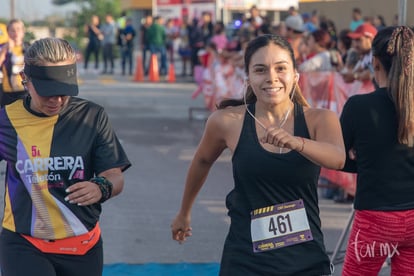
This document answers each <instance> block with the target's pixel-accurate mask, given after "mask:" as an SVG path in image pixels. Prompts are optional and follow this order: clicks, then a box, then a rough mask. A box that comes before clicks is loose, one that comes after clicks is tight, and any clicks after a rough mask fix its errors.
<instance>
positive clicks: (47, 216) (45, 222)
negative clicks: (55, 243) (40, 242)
mask: <svg viewBox="0 0 414 276" xmlns="http://www.w3.org/2000/svg"><path fill="white" fill-rule="evenodd" d="M22 103H23V101H18V102H15V103H14V104H11V105H8V106H6V111H7V113H8V114H9V118H11V123H12V125H13V126H14V129H16V131H17V135H18V137H19V139H20V141H21V142H22V143H23V145H24V148H25V150H26V153H27V156H29V157H30V159H31V160H32V162H33V164H36V159H38V158H48V157H49V156H50V149H51V143H52V138H53V130H54V125H55V123H56V121H57V119H58V117H59V116H58V115H56V116H52V117H37V116H34V115H32V114H30V113H29V112H23V113H22V112H21V110H22V108H21V107H20V108H19V107H18V105H19V104H20V105H21V104H22ZM23 110H24V109H23ZM28 117H30V118H28ZM33 147H35V151H33ZM33 155H34V156H33ZM47 176H48V168H47V167H46V168H43V167H39V168H38V169H37V171H35V172H33V173H32V176H31V179H32V180H34V182H37V183H32V185H31V187H32V190H31V191H30V193H31V196H32V201H33V204H34V206H35V208H36V210H37V213H36V218H35V224H34V229H33V231H34V232H33V236H35V237H39V238H43V237H44V238H49V239H50V238H51V237H55V238H58V237H66V236H67V234H68V233H67V232H66V230H65V229H66V225H65V224H66V221H65V219H64V217H63V216H62V214H61V212H60V209H59V207H58V206H57V204H56V202H55V200H54V198H53V196H52V195H51V194H50V193H49V190H48V180H47V179H48V177H47ZM46 206H47V208H46ZM45 229H50V230H51V231H53V229H55V231H57V232H51V231H46V230H45Z"/></svg>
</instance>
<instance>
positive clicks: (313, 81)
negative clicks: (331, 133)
mask: <svg viewBox="0 0 414 276" xmlns="http://www.w3.org/2000/svg"><path fill="white" fill-rule="evenodd" d="M299 86H300V87H301V90H302V93H303V95H304V96H305V98H306V99H307V100H308V102H309V104H310V105H311V106H312V107H317V108H326V109H330V110H333V111H335V112H336V113H337V114H338V116H339V115H340V114H341V112H342V108H343V106H344V104H345V102H346V100H347V99H348V98H349V97H350V96H352V95H355V94H362V93H369V92H372V91H374V89H375V88H374V85H373V84H372V82H371V81H367V82H364V83H363V82H360V81H354V82H352V83H345V82H344V80H343V78H342V76H341V74H339V73H337V72H309V73H302V74H301V76H300V80H299ZM320 177H321V178H322V179H324V180H326V181H328V183H329V184H333V185H337V186H340V187H342V188H343V189H344V190H345V191H346V192H347V193H349V194H351V195H354V194H355V189H356V174H351V173H345V172H340V171H335V170H329V169H325V168H322V169H321V175H320Z"/></svg>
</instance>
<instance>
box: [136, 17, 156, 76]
mask: <svg viewBox="0 0 414 276" xmlns="http://www.w3.org/2000/svg"><path fill="white" fill-rule="evenodd" d="M152 23H153V18H152V15H150V14H148V15H146V16H145V18H144V22H143V23H142V24H141V27H140V29H139V30H140V32H139V35H140V38H139V41H140V43H141V51H142V65H143V68H144V74H145V75H148V68H149V62H147V52H148V51H150V50H151V49H150V45H149V41H148V33H147V32H148V28H149V27H150V26H151V25H152Z"/></svg>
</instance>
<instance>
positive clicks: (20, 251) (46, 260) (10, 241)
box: [0, 229, 103, 276]
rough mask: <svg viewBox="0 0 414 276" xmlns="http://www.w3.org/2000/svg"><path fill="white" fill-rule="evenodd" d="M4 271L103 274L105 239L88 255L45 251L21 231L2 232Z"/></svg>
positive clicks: (16, 274)
mask: <svg viewBox="0 0 414 276" xmlns="http://www.w3.org/2000/svg"><path fill="white" fill-rule="evenodd" d="M0 263H1V274H2V275H7V276H22V275H42V276H56V275H59V276H74V275H79V276H82V275H85V276H102V272H103V247H102V239H100V240H99V241H98V243H97V244H96V245H95V246H94V247H92V248H91V249H90V250H89V251H88V252H87V253H86V254H85V255H65V254H46V253H42V252H41V251H40V250H39V249H37V248H36V247H34V246H33V245H32V244H31V243H30V242H28V241H27V240H26V239H25V238H23V237H22V236H20V234H17V233H14V232H11V231H8V230H6V229H3V230H2V232H1V233H0Z"/></svg>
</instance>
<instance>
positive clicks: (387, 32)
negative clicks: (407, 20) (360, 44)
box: [372, 26, 414, 146]
mask: <svg viewBox="0 0 414 276" xmlns="http://www.w3.org/2000/svg"><path fill="white" fill-rule="evenodd" d="M372 54H373V56H375V57H376V58H378V60H379V61H380V63H381V64H382V66H383V67H384V70H385V72H386V73H387V76H388V83H387V87H388V93H389V95H390V98H391V100H392V101H393V103H394V105H395V109H396V111H397V118H398V141H399V142H400V143H401V144H407V145H409V146H413V139H414V91H413V90H414V86H413V85H414V64H413V58H414V33H413V31H412V30H411V29H410V28H409V27H406V26H399V27H387V28H384V29H382V30H380V31H379V32H378V33H377V35H376V36H375V38H374V40H373V42H372Z"/></svg>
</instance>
